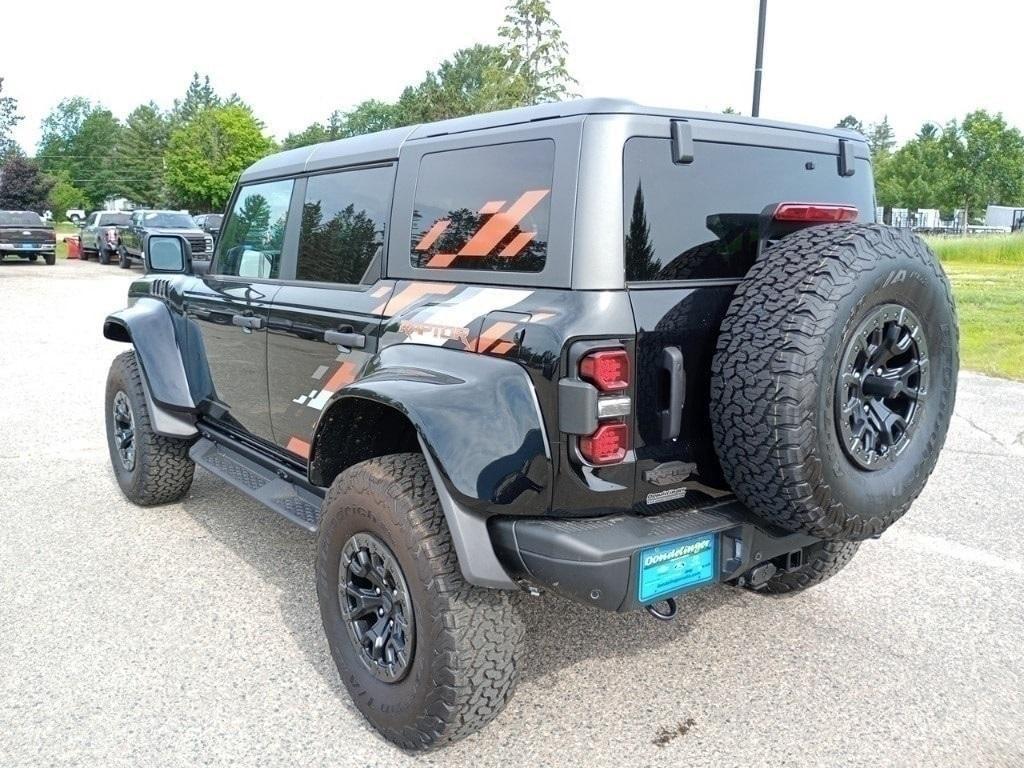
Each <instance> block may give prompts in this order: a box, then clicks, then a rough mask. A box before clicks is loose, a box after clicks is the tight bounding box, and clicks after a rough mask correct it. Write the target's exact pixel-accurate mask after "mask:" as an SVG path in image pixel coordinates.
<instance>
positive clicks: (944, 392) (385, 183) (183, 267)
mask: <svg viewBox="0 0 1024 768" xmlns="http://www.w3.org/2000/svg"><path fill="white" fill-rule="evenodd" d="M868 158H869V155H868V147H867V145H866V144H865V142H864V139H863V137H862V136H860V135H859V134H856V133H852V132H847V131H844V130H820V129H815V128H807V127H801V126H796V125H786V124H780V123H773V122H768V121H763V120H754V119H748V118H744V117H735V116H727V115H709V114H694V113H686V112H678V111H671V110H661V109H650V108H646V107H640V106H637V105H635V104H632V103H629V102H620V101H609V100H584V101H576V102H569V103H562V104H546V105H541V106H537V107H531V108H526V109H521V110H513V111H508V112H501V113H495V114H488V115H479V116H474V117H467V118H462V119H456V120H450V121H446V122H440V123H435V124H431V125H420V126H413V127H408V128H401V129H397V130H392V131H386V132H383V133H378V134H374V135H368V136H361V137H358V138H351V139H345V140H342V141H336V142H331V143H327V144H320V145H317V146H313V147H306V148H302V149H295V150H291V151H287V152H282V153H280V154H277V155H274V156H272V157H268V158H266V159H264V160H261V161H260V162H258V163H256V164H255V165H253V166H252V167H251V168H249V169H248V170H246V171H245V172H244V173H243V174H242V176H241V179H240V181H239V183H238V186H237V189H236V190H235V192H234V195H233V197H232V199H231V201H230V204H229V206H228V214H227V216H226V218H225V221H224V226H223V230H222V234H221V237H220V238H219V240H218V243H217V248H216V253H215V255H214V259H213V263H212V265H211V267H210V269H209V272H208V273H207V274H203V275H201V276H199V275H196V274H193V270H192V269H191V267H190V260H189V253H188V244H187V242H186V241H185V240H184V239H182V238H177V237H176V236H173V235H165V236H160V235H158V234H154V235H152V236H151V238H150V244H151V247H150V248H149V249H148V250H147V254H146V261H147V268H148V272H149V273H148V274H147V275H146V276H145V277H143V278H141V279H138V280H136V281H135V282H133V283H132V285H131V288H130V289H129V299H128V302H129V305H128V308H127V309H124V310H122V311H120V312H116V313H114V314H112V315H110V316H109V317H108V318H107V320H106V322H105V325H104V329H103V330H104V335H105V336H106V337H107V338H109V339H114V340H117V341H122V342H126V343H130V344H131V345H132V347H133V349H131V350H129V351H127V352H124V353H123V354H121V355H120V356H118V357H117V358H116V359H115V360H114V362H113V365H112V367H111V370H110V376H109V379H108V382H107V390H106V423H107V433H108V439H109V445H110V456H111V461H112V463H113V468H114V473H115V475H116V477H117V481H118V483H119V484H120V486H121V488H122V489H123V490H124V492H125V494H126V495H127V496H128V498H129V499H131V500H132V501H134V502H136V503H138V504H142V505H150V504H160V503H164V502H170V501H174V500H176V499H180V498H181V497H182V496H183V495H184V494H185V493H186V492H187V491H188V489H189V485H190V483H191V482H192V476H193V472H194V467H195V464H199V465H200V466H202V467H204V468H206V469H207V470H208V471H210V472H212V473H214V474H215V475H218V476H220V477H222V478H223V479H224V480H226V481H228V482H229V483H231V484H233V485H234V486H236V487H237V488H238V489H240V490H241V491H243V492H244V493H246V494H248V495H250V496H252V497H253V498H255V499H257V500H259V501H260V502H262V503H263V504H265V505H266V506H268V507H270V508H271V509H273V510H275V511H276V512H278V513H280V514H282V515H284V516H285V517H287V518H289V519H290V520H292V521H294V522H295V523H297V524H299V525H301V526H303V527H305V528H307V529H308V530H310V531H314V532H316V534H317V557H316V565H315V571H316V588H317V593H318V595H319V601H320V608H321V611H322V615H323V625H324V630H325V634H326V636H327V641H328V643H329V645H330V649H331V652H332V654H333V656H334V659H335V661H336V663H337V666H338V669H339V672H340V674H341V678H342V679H343V681H344V683H345V685H346V686H347V688H348V690H349V692H350V693H351V695H352V699H353V701H354V702H355V704H356V706H357V707H358V708H359V709H360V710H361V711H362V712H363V713H364V714H365V715H366V717H367V718H368V719H369V720H370V722H372V723H373V725H374V726H376V728H378V729H379V730H380V731H381V732H382V733H383V734H384V735H385V736H386V737H387V738H388V739H390V740H392V741H394V742H395V743H397V744H399V745H401V746H402V747H405V748H407V749H421V748H429V747H432V746H437V745H440V744H443V743H446V742H448V741H451V740H453V739H456V738H459V737H461V736H465V735H467V734H469V733H471V732H473V731H474V730H476V729H478V728H480V727H481V726H482V725H484V724H485V723H487V722H488V721H489V720H491V719H492V718H494V717H495V716H496V715H497V714H498V713H499V712H500V711H501V709H502V708H503V706H504V705H505V703H506V702H507V701H508V700H509V698H510V696H511V695H512V691H513V687H514V686H515V683H516V677H517V670H518V668H519V664H520V661H519V660H520V655H521V653H522V649H523V625H522V623H521V621H520V619H519V617H518V615H517V604H518V602H519V599H520V598H519V597H518V596H517V595H516V592H522V591H526V592H529V593H533V594H536V593H537V592H539V591H542V590H548V591H551V592H554V593H557V594H559V595H562V596H564V597H566V598H569V599H571V600H575V601H578V602H580V603H583V604H585V605H590V606H594V607H596V608H602V609H605V610H609V611H629V610H634V609H641V608H646V609H648V610H650V611H651V613H653V614H655V615H656V616H658V617H660V618H670V617H671V616H672V615H673V614H674V613H675V611H676V602H675V598H676V597H677V596H678V595H679V594H680V593H683V592H685V591H686V590H690V589H693V588H696V587H704V586H710V585H713V584H717V583H724V584H728V585H732V586H735V587H742V588H749V589H754V590H757V591H760V592H762V593H782V592H791V591H794V590H802V589H805V588H807V587H810V586H813V585H815V584H817V583H819V582H821V581H824V580H825V579H827V578H828V577H830V576H832V575H833V574H835V573H836V572H837V571H839V570H840V569H841V568H842V567H843V566H844V565H846V563H847V562H848V561H849V560H850V558H851V557H853V555H854V554H855V552H856V551H857V547H858V546H859V544H860V542H861V541H862V540H864V539H868V538H872V537H877V536H879V535H880V534H882V533H883V532H884V531H885V530H886V528H888V527H889V526H890V525H891V524H892V523H893V522H895V521H896V520H897V519H898V518H899V517H900V516H901V515H903V514H904V513H905V512H906V511H907V508H908V507H909V506H910V504H911V503H912V501H913V500H914V498H915V497H916V496H917V495H918V494H919V493H920V492H921V490H922V488H923V487H924V484H925V482H926V480H927V478H928V475H929V473H930V472H931V471H932V469H933V467H934V466H935V462H936V459H937V457H938V453H939V450H940V448H941V446H942V443H943V440H944V438H945V435H946V430H947V427H948V425H949V421H950V416H951V414H952V410H953V401H954V396H955V390H956V380H957V368H958V354H957V324H956V314H955V309H954V306H953V300H952V298H951V294H950V289H949V284H948V282H947V280H946V278H945V276H944V274H943V272H942V270H941V268H940V266H939V264H938V263H937V261H936V259H935V257H934V256H933V254H932V253H931V252H930V251H929V250H928V248H927V247H926V246H925V244H924V243H923V242H922V241H921V240H919V239H918V238H917V237H915V236H914V235H912V234H910V233H908V232H905V231H899V230H894V229H890V228H888V227H885V226H882V225H880V224H878V223H876V221H875V208H874V193H873V182H872V174H871V165H870V162H869V159H868Z"/></svg>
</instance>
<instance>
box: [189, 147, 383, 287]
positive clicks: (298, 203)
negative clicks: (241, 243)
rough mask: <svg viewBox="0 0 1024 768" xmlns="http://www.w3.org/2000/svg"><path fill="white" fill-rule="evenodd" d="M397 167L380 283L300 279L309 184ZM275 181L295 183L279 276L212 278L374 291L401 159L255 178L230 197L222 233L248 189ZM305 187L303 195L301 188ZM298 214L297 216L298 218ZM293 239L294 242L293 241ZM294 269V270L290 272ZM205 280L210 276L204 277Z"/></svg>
mask: <svg viewBox="0 0 1024 768" xmlns="http://www.w3.org/2000/svg"><path fill="white" fill-rule="evenodd" d="M386 167H393V168H395V173H394V174H393V175H392V184H391V200H390V202H389V203H388V205H387V210H388V217H389V218H388V226H387V227H386V229H385V232H384V246H383V255H382V257H381V260H380V264H381V272H380V274H379V275H377V280H376V281H375V282H373V283H368V284H364V283H329V282H319V281H314V280H296V279H295V278H294V275H295V266H296V265H297V264H298V245H299V234H300V230H301V228H302V224H301V222H302V206H303V205H305V202H306V182H307V180H308V179H309V178H311V177H313V176H325V175H327V174H331V173H341V172H345V171H360V170H367V169H371V168H386ZM275 181H292V182H293V184H292V196H291V200H290V201H289V204H288V223H287V225H286V226H285V234H284V244H283V245H282V247H281V266H280V268H279V269H278V277H260V278H247V277H240V276H238V275H218V274H214V273H209V275H210V277H211V278H216V279H217V280H222V281H225V280H226V281H233V282H242V283H253V282H258V283H265V284H271V285H294V286H300V287H301V286H306V287H308V288H331V289H335V290H339V291H354V292H358V293H363V292H365V291H367V290H369V289H371V288H374V287H375V286H376V285H377V284H379V283H380V281H381V280H382V279H384V269H385V264H386V262H387V257H388V247H389V239H390V237H391V230H392V228H393V227H392V225H391V222H392V221H393V220H394V202H395V189H396V184H397V182H398V160H397V159H396V160H379V161H375V162H372V163H354V164H350V165H337V166H332V167H331V168H317V169H316V170H315V171H310V172H308V173H282V174H280V175H278V176H268V177H266V178H260V179H254V180H252V181H248V182H244V183H237V184H235V188H234V189H233V190H232V191H231V197H229V198H228V202H227V205H226V206H225V209H224V210H225V213H224V214H222V215H223V217H224V218H222V219H221V222H220V225H221V232H223V231H224V225H225V223H226V222H227V220H228V218H229V217H230V216H231V215H232V214H233V212H234V209H235V202H236V201H237V200H238V196H239V194H241V191H242V190H243V189H245V188H247V187H252V186H255V185H257V184H269V183H272V182H275ZM300 187H301V190H302V191H301V194H300V193H299V189H300ZM296 214H297V215H296ZM289 238H293V239H289ZM222 242H223V238H218V239H217V245H216V247H215V249H214V253H213V261H212V262H211V263H216V260H217V256H218V255H219V253H220V246H221V243H222ZM290 246H293V250H294V253H293V252H292V251H290V250H289V247H290ZM286 270H290V271H286ZM203 277H204V278H205V277H206V275H203Z"/></svg>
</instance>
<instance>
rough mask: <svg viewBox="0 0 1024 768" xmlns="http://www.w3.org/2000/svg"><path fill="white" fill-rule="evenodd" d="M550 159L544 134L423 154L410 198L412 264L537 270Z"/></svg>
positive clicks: (544, 247) (547, 213) (546, 221)
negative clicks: (481, 145)
mask: <svg viewBox="0 0 1024 768" xmlns="http://www.w3.org/2000/svg"><path fill="white" fill-rule="evenodd" d="M554 165H555V143H554V142H553V141H551V140H550V139H543V140H539V141H523V142H515V143H511V144H499V145H495V146H490V147H473V148H470V149H454V150H449V151H447V152H435V153H433V154H429V155H425V156H424V157H423V160H422V161H421V163H420V173H419V182H418V183H417V186H416V197H415V203H414V205H413V220H412V244H411V248H410V258H411V261H412V265H413V266H414V267H423V268H427V269H446V268H451V269H481V270H494V271H499V272H540V271H541V270H542V269H544V262H545V260H546V259H547V252H548V230H549V225H550V221H551V184H552V179H553V177H554Z"/></svg>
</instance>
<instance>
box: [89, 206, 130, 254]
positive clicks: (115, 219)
mask: <svg viewBox="0 0 1024 768" xmlns="http://www.w3.org/2000/svg"><path fill="white" fill-rule="evenodd" d="M130 223H131V214H130V213H125V212H124V211H96V212H95V213H91V214H89V218H88V219H86V220H85V226H84V227H82V258H83V259H88V258H89V256H90V255H94V256H96V258H97V260H98V261H99V263H100V264H109V263H110V257H111V255H112V254H114V253H117V244H118V242H119V240H120V238H121V232H122V231H123V230H124V229H126V228H127V227H128V225H129V224H130Z"/></svg>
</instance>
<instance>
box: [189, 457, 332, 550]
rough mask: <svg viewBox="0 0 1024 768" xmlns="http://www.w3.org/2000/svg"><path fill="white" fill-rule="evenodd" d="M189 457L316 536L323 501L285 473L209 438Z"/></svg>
mask: <svg viewBox="0 0 1024 768" xmlns="http://www.w3.org/2000/svg"><path fill="white" fill-rule="evenodd" d="M188 455H189V456H191V457H192V460H193V461H194V462H195V463H196V464H198V465H199V466H201V467H203V468H204V469H206V470H208V471H210V472H212V473H213V474H215V475H217V477H219V478H221V479H222V480H226V481H227V482H229V483H231V485H233V486H235V488H237V489H238V490H240V491H242V492H243V493H245V494H247V495H248V496H251V497H252V498H254V499H256V501H258V502H260V503H261V504H263V505H264V506H267V507H270V508H271V509H272V510H274V511H275V512H277V513H278V514H280V515H283V516H284V517H286V518H288V519H289V520H291V521H292V522H293V523H295V524H296V525H301V526H302V527H303V528H305V529H306V530H307V531H312V532H316V530H317V528H318V527H319V525H320V504H321V502H322V501H323V499H322V498H321V497H320V496H318V495H317V494H316V493H313V492H312V491H310V490H308V489H306V488H303V487H301V486H299V485H297V484H296V483H293V482H291V481H289V480H288V479H286V477H281V474H285V473H284V472H281V473H279V472H276V471H275V470H273V469H271V468H270V467H268V466H265V465H263V464H260V463H259V462H256V461H253V460H252V459H250V458H248V457H246V456H244V455H242V453H241V452H239V451H237V450H235V449H234V448H232V447H231V446H230V445H226V444H224V443H217V442H214V441H213V440H210V439H208V438H206V437H201V438H199V440H197V441H196V443H195V445H193V446H192V448H191V449H190V450H189V452H188Z"/></svg>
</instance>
